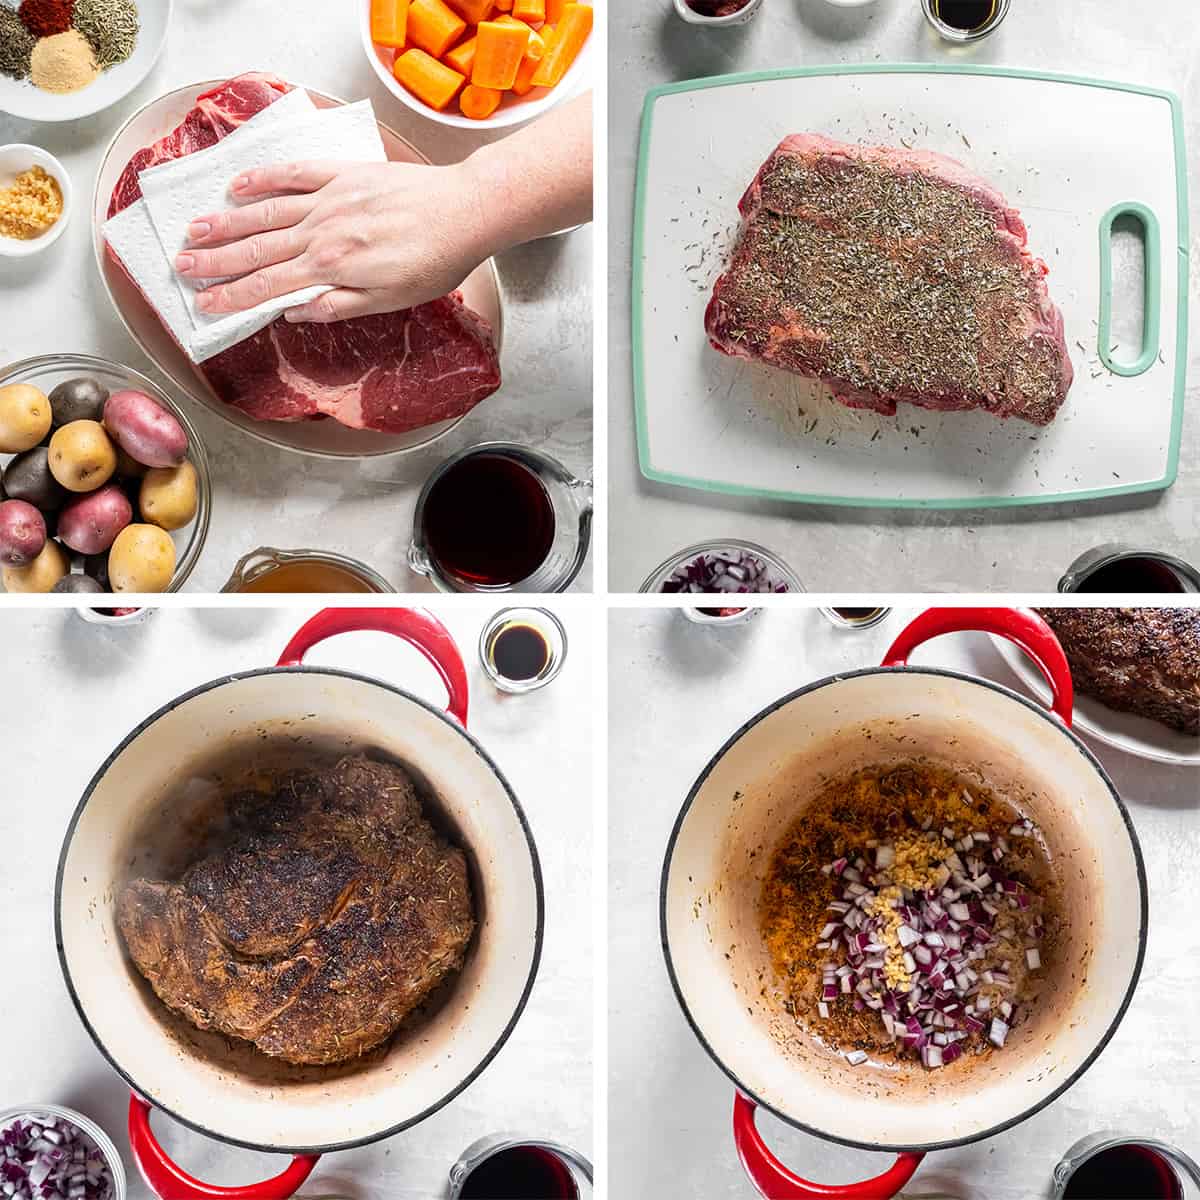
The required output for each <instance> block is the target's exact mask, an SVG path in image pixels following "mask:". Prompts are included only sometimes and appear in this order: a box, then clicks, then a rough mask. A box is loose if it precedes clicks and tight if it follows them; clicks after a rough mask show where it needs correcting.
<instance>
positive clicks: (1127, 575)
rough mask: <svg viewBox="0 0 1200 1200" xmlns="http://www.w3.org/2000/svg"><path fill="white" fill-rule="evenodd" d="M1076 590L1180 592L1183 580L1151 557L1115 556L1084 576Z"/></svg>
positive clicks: (1182, 589) (1182, 587) (1182, 588)
mask: <svg viewBox="0 0 1200 1200" xmlns="http://www.w3.org/2000/svg"><path fill="white" fill-rule="evenodd" d="M1075 590H1076V591H1077V592H1182V591H1184V590H1185V589H1184V586H1183V580H1182V579H1180V578H1179V576H1178V575H1176V574H1175V572H1174V571H1172V570H1171V568H1170V567H1168V566H1167V565H1166V564H1165V563H1160V562H1159V561H1158V560H1157V559H1153V558H1140V557H1136V556H1133V557H1130V558H1118V559H1116V560H1115V561H1113V562H1110V563H1105V565H1104V566H1102V567H1101V568H1100V569H1099V570H1098V571H1093V572H1092V573H1091V574H1090V575H1088V576H1086V577H1085V578H1084V579H1083V580H1082V582H1081V583H1080V584H1079V586H1078V587H1077V588H1076V589H1075Z"/></svg>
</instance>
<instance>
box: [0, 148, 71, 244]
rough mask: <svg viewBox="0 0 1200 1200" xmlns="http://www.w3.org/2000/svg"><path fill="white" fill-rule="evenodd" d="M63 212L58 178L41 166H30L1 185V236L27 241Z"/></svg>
mask: <svg viewBox="0 0 1200 1200" xmlns="http://www.w3.org/2000/svg"><path fill="white" fill-rule="evenodd" d="M62 212H63V196H62V190H61V189H60V188H59V186H58V180H57V179H55V178H54V177H53V176H52V175H50V174H49V173H48V172H47V171H45V170H44V169H43V168H42V167H37V166H35V167H30V168H29V170H28V171H23V172H22V173H21V174H20V175H18V176H17V177H16V179H15V180H13V182H12V184H10V185H9V186H8V187H5V188H0V237H9V238H19V239H21V240H22V241H28V240H29V239H30V238H35V237H40V236H41V235H42V234H43V233H45V232H46V230H47V229H49V228H50V226H51V225H53V224H54V223H55V222H56V221H57V220H58V219H59V218H60V217H61V216H62Z"/></svg>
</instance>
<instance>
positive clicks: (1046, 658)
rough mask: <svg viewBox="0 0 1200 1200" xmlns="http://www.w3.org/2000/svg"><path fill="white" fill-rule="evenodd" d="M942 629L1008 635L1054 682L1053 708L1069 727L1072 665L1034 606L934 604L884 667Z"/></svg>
mask: <svg viewBox="0 0 1200 1200" xmlns="http://www.w3.org/2000/svg"><path fill="white" fill-rule="evenodd" d="M943 633H990V634H994V635H995V636H996V637H1002V638H1007V639H1008V640H1009V641H1010V642H1012V643H1013V644H1014V645H1015V646H1018V647H1019V648H1020V649H1022V650H1024V651H1025V653H1026V654H1027V655H1028V656H1029V657H1030V658H1031V659H1033V662H1034V665H1035V666H1036V667H1037V669H1038V670H1039V671H1041V673H1042V675H1043V676H1044V677H1045V680H1046V682H1047V683H1048V684H1049V685H1050V707H1051V709H1052V710H1053V712H1054V715H1055V716H1056V717H1058V718H1059V719H1060V720H1061V721H1062V723H1063V724H1064V725H1066V726H1067V727H1068V728H1070V726H1071V713H1072V710H1073V709H1074V707H1075V687H1074V684H1073V683H1072V682H1071V668H1070V667H1069V666H1068V665H1067V656H1066V655H1065V654H1064V653H1063V648H1062V646H1060V645H1059V643H1058V638H1056V637H1055V636H1054V631H1053V630H1052V629H1051V628H1050V626H1049V625H1047V624H1046V622H1045V621H1043V620H1042V618H1041V617H1039V616H1038V615H1037V613H1035V612H1034V611H1033V609H1031V608H930V609H926V610H925V612H923V613H922V614H921V615H920V616H919V617H917V618H916V619H915V620H913V621H911V622H910V623H909V625H908V626H907V628H905V629H904V630H902V631H901V633H900V636H899V637H898V638H897V639H896V640H895V641H894V642H893V643H892V648H891V649H890V650H889V651H888V652H887V655H886V656H885V657H884V660H883V665H884V666H885V667H903V666H905V665H906V664H907V663H908V660H909V658H910V657H911V655H912V652H913V651H914V650H915V649H916V648H917V647H918V646H919V645H921V643H922V642H927V641H929V640H930V638H935V637H940V636H941V635H942V634H943Z"/></svg>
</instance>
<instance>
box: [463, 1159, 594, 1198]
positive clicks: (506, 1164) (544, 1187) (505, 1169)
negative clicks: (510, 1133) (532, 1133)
mask: <svg viewBox="0 0 1200 1200" xmlns="http://www.w3.org/2000/svg"><path fill="white" fill-rule="evenodd" d="M462 1198H463V1200H579V1189H578V1188H577V1187H576V1186H575V1180H574V1179H572V1178H571V1172H570V1171H569V1170H568V1169H567V1166H566V1164H565V1163H564V1162H563V1161H562V1159H560V1158H559V1157H558V1156H557V1155H556V1154H551V1153H550V1151H549V1150H543V1149H542V1148H541V1147H540V1146H514V1147H513V1148H512V1149H511V1150H501V1151H500V1152H499V1153H498V1154H493V1155H492V1156H491V1158H485V1159H484V1160H483V1162H481V1163H480V1164H479V1166H477V1167H476V1168H475V1169H474V1170H473V1171H472V1172H471V1174H470V1175H468V1176H467V1180H466V1182H465V1183H464V1184H463V1189H462Z"/></svg>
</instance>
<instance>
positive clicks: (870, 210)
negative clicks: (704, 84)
mask: <svg viewBox="0 0 1200 1200" xmlns="http://www.w3.org/2000/svg"><path fill="white" fill-rule="evenodd" d="M738 209H739V211H740V212H741V214H742V217H743V224H742V228H741V231H740V233H739V236H738V240H737V243H736V245H735V247H734V251H733V256H732V259H731V261H730V263H729V266H728V268H727V269H726V271H725V273H724V274H723V275H721V277H720V278H719V279H718V280H717V282H716V285H715V286H714V288H713V294H712V299H711V300H710V301H709V304H708V309H707V311H706V313H705V328H706V329H707V331H708V335H709V339H710V341H711V342H712V345H713V346H714V347H715V348H716V349H718V350H720V351H722V352H723V353H725V354H730V355H735V356H737V357H740V358H746V359H751V360H756V361H760V362H765V363H769V364H770V365H771V366H774V367H779V368H782V369H783V370H786V371H792V372H794V373H796V374H799V375H807V376H812V377H816V378H819V379H822V380H824V381H825V382H826V383H827V384H828V385H829V387H830V388H831V390H832V392H833V395H834V397H835V398H836V399H837V400H839V401H841V402H842V403H843V404H846V405H848V406H850V407H852V408H869V409H874V410H875V411H876V412H881V413H886V414H892V413H894V412H895V411H896V404H897V402H899V401H904V402H906V403H908V404H916V405H919V406H921V407H923V408H932V409H970V408H978V409H983V410H984V411H986V412H990V413H992V414H994V415H995V416H997V417H1020V418H1022V419H1023V420H1026V421H1029V422H1032V423H1033V424H1035V425H1048V424H1049V423H1050V422H1051V421H1052V420H1053V419H1054V416H1055V414H1056V413H1057V412H1058V409H1059V407H1060V406H1061V405H1062V403H1063V401H1064V400H1065V399H1066V395H1067V391H1068V389H1069V388H1070V386H1071V381H1072V378H1073V372H1072V368H1071V359H1070V355H1069V353H1068V352H1067V347H1066V341H1065V339H1064V336H1063V318H1062V314H1061V313H1060V312H1059V310H1058V309H1057V308H1056V307H1055V306H1054V304H1053V303H1052V302H1051V300H1050V296H1049V293H1048V291H1047V289H1046V283H1045V276H1046V273H1047V271H1046V266H1045V264H1044V263H1043V262H1042V261H1041V260H1040V259H1038V258H1035V257H1034V256H1033V255H1032V254H1030V252H1029V250H1028V248H1027V245H1026V231H1025V225H1024V223H1023V222H1022V220H1021V217H1020V214H1019V213H1018V212H1017V211H1016V209H1014V208H1012V207H1011V206H1010V205H1008V204H1007V203H1006V202H1005V200H1004V197H1003V196H1001V195H1000V193H999V192H998V191H996V189H995V188H993V187H992V186H991V185H990V184H988V183H987V182H986V181H985V180H983V179H981V178H979V177H978V176H976V175H974V174H972V173H971V172H970V171H968V170H967V168H966V167H964V166H962V164H960V163H957V162H955V161H954V160H953V159H951V158H946V157H945V156H943V155H940V154H934V153H931V152H928V151H920V150H906V149H893V148H890V147H886V146H851V145H845V144H843V143H841V142H836V141H832V140H831V139H829V138H825V137H821V136H818V135H816V134H807V133H806V134H796V135H793V136H792V137H788V138H785V139H784V140H783V141H782V142H781V143H780V144H779V146H778V147H776V149H775V150H774V151H773V152H772V154H771V156H770V157H769V158H768V159H767V161H766V162H765V163H764V164H763V166H762V168H761V169H760V170H759V172H758V174H757V175H756V176H755V178H754V181H753V182H752V183H751V184H750V186H749V188H748V189H747V190H746V193H745V195H743V196H742V199H741V201H740V203H739V205H738Z"/></svg>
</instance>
